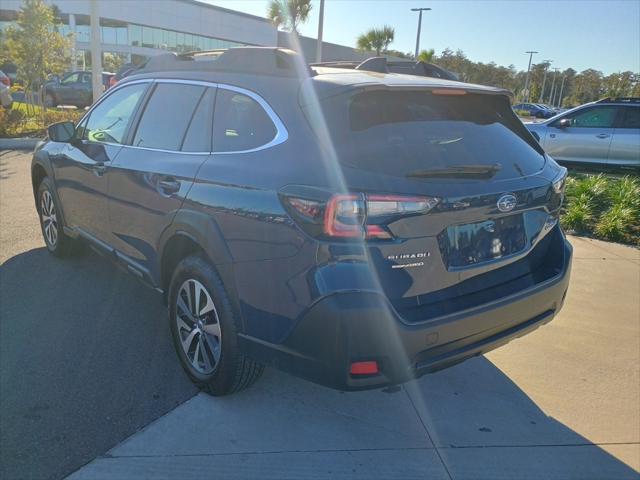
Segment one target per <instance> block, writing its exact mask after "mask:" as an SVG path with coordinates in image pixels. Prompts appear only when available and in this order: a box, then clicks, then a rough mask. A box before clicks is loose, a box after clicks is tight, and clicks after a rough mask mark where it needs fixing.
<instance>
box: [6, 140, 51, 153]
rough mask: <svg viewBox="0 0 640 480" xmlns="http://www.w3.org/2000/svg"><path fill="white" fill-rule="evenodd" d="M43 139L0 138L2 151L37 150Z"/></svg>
mask: <svg viewBox="0 0 640 480" xmlns="http://www.w3.org/2000/svg"><path fill="white" fill-rule="evenodd" d="M42 141H43V139H42V138H0V150H29V151H33V150H35V148H36V146H37V145H38V143H40V142H42Z"/></svg>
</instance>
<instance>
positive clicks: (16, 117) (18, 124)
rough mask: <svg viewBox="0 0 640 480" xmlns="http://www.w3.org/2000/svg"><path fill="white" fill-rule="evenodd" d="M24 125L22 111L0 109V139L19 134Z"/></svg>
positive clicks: (24, 119) (24, 120) (24, 118)
mask: <svg viewBox="0 0 640 480" xmlns="http://www.w3.org/2000/svg"><path fill="white" fill-rule="evenodd" d="M25 123H26V116H25V114H24V112H23V111H22V110H17V109H14V108H12V109H10V110H6V109H4V108H0V137H10V136H13V135H15V134H16V132H19V131H20V130H21V129H22V127H23V126H24V124H25Z"/></svg>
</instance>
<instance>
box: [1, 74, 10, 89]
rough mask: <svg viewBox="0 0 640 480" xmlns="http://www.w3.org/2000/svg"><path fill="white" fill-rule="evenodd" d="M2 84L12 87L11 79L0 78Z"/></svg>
mask: <svg viewBox="0 0 640 480" xmlns="http://www.w3.org/2000/svg"><path fill="white" fill-rule="evenodd" d="M0 82H2V83H4V84H5V85H6V86H7V87H10V86H11V79H10V78H9V77H5V76H2V77H0Z"/></svg>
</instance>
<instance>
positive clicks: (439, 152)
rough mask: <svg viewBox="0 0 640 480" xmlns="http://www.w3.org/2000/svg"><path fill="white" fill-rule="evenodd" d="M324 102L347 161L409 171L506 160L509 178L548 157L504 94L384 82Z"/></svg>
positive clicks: (503, 169)
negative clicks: (439, 91) (395, 86)
mask: <svg viewBox="0 0 640 480" xmlns="http://www.w3.org/2000/svg"><path fill="white" fill-rule="evenodd" d="M307 108H311V107H307ZM322 110H323V113H324V116H325V119H326V124H327V126H328V128H329V130H330V134H331V140H332V141H333V143H334V147H335V149H336V152H337V153H338V156H339V158H340V161H341V162H342V163H346V164H348V165H351V166H354V167H357V168H360V169H366V170H369V171H375V172H378V173H384V174H389V175H399V176H405V175H407V174H410V173H411V172H416V171H421V170H430V169H446V168H449V167H456V166H466V165H474V166H478V165H487V166H495V165H498V169H499V170H498V174H497V178H500V177H502V178H504V177H505V176H522V175H529V174H532V173H535V172H537V171H539V170H540V169H541V168H542V166H543V165H544V155H543V152H542V150H541V149H540V147H539V146H538V144H537V143H536V142H535V140H534V139H533V138H532V137H531V135H530V134H529V133H528V132H527V130H526V129H525V127H524V126H523V125H522V123H521V122H520V121H519V120H518V119H517V118H516V117H515V116H514V114H513V112H512V111H511V107H510V106H509V102H508V100H507V99H506V98H505V97H503V96H499V95H482V94H465V95H458V96H453V95H433V94H432V93H431V92H429V91H424V90H423V91H389V90H376V91H369V92H362V93H358V94H355V95H351V96H337V97H333V98H329V99H325V100H324V104H323V107H322Z"/></svg>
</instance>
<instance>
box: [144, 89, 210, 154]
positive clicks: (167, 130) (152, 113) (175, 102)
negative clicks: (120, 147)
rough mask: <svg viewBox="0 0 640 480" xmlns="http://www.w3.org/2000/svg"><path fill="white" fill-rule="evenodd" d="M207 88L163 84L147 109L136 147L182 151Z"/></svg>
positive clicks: (156, 91) (156, 90) (155, 92)
mask: <svg viewBox="0 0 640 480" xmlns="http://www.w3.org/2000/svg"><path fill="white" fill-rule="evenodd" d="M204 91H205V87H201V86H198V85H186V84H179V83H161V84H159V85H158V86H157V87H156V89H155V90H154V92H153V94H152V95H151V98H150V99H149V102H148V103H147V106H146V107H145V109H144V113H143V114H142V118H141V119H140V123H139V124H138V128H137V130H136V133H135V136H134V138H133V146H134V147H146V148H157V149H160V150H172V151H178V150H180V147H181V146H182V140H183V139H184V135H185V132H186V130H187V127H188V126H189V123H190V121H191V117H192V116H193V114H194V112H195V109H196V106H197V105H198V102H199V101H200V98H202V96H203V94H204Z"/></svg>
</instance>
